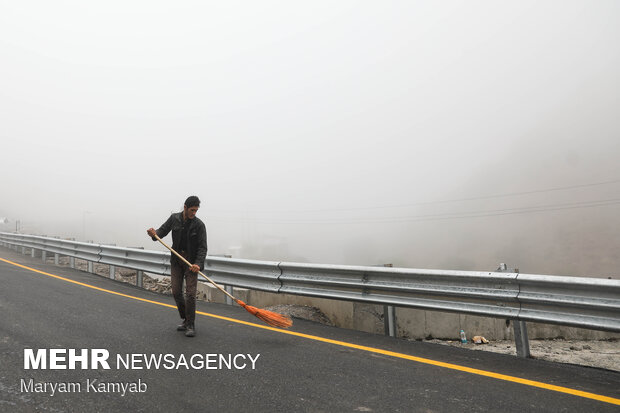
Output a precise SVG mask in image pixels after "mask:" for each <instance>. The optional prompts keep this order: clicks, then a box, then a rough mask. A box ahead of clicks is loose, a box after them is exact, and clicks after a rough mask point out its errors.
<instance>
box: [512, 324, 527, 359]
mask: <svg viewBox="0 0 620 413" xmlns="http://www.w3.org/2000/svg"><path fill="white" fill-rule="evenodd" d="M512 321H513V328H514V332H515V343H516V345H517V356H518V357H523V358H530V341H529V339H528V338H527V326H526V325H525V321H520V320H512Z"/></svg>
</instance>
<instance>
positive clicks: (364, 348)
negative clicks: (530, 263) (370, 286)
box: [0, 258, 620, 405]
mask: <svg viewBox="0 0 620 413" xmlns="http://www.w3.org/2000/svg"><path fill="white" fill-rule="evenodd" d="M0 261H4V262H6V263H7V264H11V265H14V266H16V267H20V268H23V269H26V270H29V271H33V272H36V273H39V274H43V275H47V276H49V277H53V278H57V279H59V280H63V281H67V282H70V283H73V284H77V285H81V286H83V287H87V288H92V289H94V290H98V291H102V292H106V293H109V294H114V295H119V296H121V297H126V298H131V299H134V300H138V301H144V302H147V303H151V304H157V305H161V306H164V307H170V308H174V309H176V306H175V305H170V304H164V303H161V302H159V301H152V300H147V299H144V298H140V297H135V296H133V295H128V294H122V293H119V292H116V291H112V290H107V289H105V288H100V287H95V286H94V285H90V284H85V283H81V282H79V281H74V280H71V279H69V278H65V277H61V276H59V275H54V274H50V273H48V272H45V271H40V270H37V269H35V268H31V267H27V266H25V265H21V264H18V263H16V262H12V261H9V260H6V259H4V258H0ZM196 313H197V314H201V315H205V316H208V317H213V318H218V319H220V320H226V321H230V322H233V323H238V324H244V325H248V326H252V327H257V328H262V329H265V330H271V331H275V332H278V333H281V334H288V335H292V336H297V337H303V338H307V339H310V340H315V341H321V342H324V343H330V344H335V345H338V346H342V347H349V348H354V349H357V350H362V351H368V352H370V353H376V354H383V355H386V356H390V357H396V358H400V359H404V360H411V361H415V362H418V363H423V364H430V365H433V366H438V367H443V368H447V369H451V370H458V371H462V372H465V373H471V374H476V375H479V376H485V377H491V378H494V379H498V380H504V381H509V382H513V383H519V384H524V385H526V386H532V387H538V388H541V389H546V390H552V391H556V392H560V393H566V394H571V395H573V396H579V397H585V398H587V399H593V400H598V401H601V402H605V403H611V404H616V405H620V399H616V398H614V397H609V396H603V395H600V394H595V393H589V392H585V391H581V390H575V389H571V388H568V387H562V386H555V385H553V384H547V383H543V382H539V381H534V380H528V379H522V378H520V377H515V376H508V375H505V374H500V373H494V372H491V371H486V370H479V369H474V368H470V367H465V366H460V365H458V364H451V363H444V362H442V361H436V360H431V359H426V358H422V357H416V356H411V355H409V354H404V353H397V352H394V351H389V350H383V349H380V348H374V347H367V346H360V345H358V344H353V343H347V342H346V341H339V340H332V339H329V338H325V337H319V336H313V335H310V334H304V333H298V332H296V331H288V330H282V329H279V328H274V327H269V326H264V325H261V324H255V323H250V322H247V321H243V320H237V319H235V318H230V317H224V316H221V315H217V314H211V313H205V312H202V311H196Z"/></svg>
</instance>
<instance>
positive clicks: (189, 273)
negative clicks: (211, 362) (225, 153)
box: [146, 196, 207, 337]
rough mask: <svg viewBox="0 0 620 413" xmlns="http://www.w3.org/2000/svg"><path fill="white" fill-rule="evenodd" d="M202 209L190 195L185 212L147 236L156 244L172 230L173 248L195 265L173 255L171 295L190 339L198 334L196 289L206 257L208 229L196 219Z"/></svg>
mask: <svg viewBox="0 0 620 413" xmlns="http://www.w3.org/2000/svg"><path fill="white" fill-rule="evenodd" d="M198 208H200V199H198V197H197V196H190V197H189V198H187V199H186V200H185V204H184V205H183V211H181V212H178V213H175V214H172V215H170V218H168V220H167V221H166V222H164V224H163V225H162V226H161V227H159V229H158V230H157V231H155V230H154V229H153V228H149V229H147V230H146V232H147V234H149V236H150V237H151V238H152V239H153V241H157V238H155V234H157V236H158V237H159V238H164V237H165V236H166V235H168V233H169V232H170V231H172V249H173V250H175V251H176V252H178V253H179V254H181V256H183V258H185V259H186V260H187V261H189V262H190V263H192V265H191V266H190V267H188V266H187V264H185V263H184V262H183V261H181V260H180V259H179V258H178V257H177V256H176V255H174V254H172V253H171V255H170V275H171V278H172V295H173V297H174V301H175V302H176V304H177V309H178V310H179V315H180V316H181V318H182V319H183V323H182V324H181V325H179V326H178V327H177V330H178V331H185V335H186V336H187V337H194V336H195V335H196V328H195V326H194V320H195V318H196V287H197V285H198V271H202V270H203V269H204V265H205V257H206V256H207V230H206V229H205V224H204V223H203V222H202V221H201V220H200V219H199V218H197V217H196V212H198ZM183 279H185V298H183Z"/></svg>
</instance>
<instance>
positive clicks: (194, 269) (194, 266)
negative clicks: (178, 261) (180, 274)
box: [189, 264, 200, 272]
mask: <svg viewBox="0 0 620 413" xmlns="http://www.w3.org/2000/svg"><path fill="white" fill-rule="evenodd" d="M189 270H190V271H191V272H198V271H200V267H199V266H198V265H196V264H192V266H191V267H189Z"/></svg>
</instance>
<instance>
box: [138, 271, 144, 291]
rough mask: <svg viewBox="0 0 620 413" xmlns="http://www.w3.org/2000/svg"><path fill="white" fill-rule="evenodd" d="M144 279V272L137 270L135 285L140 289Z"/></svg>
mask: <svg viewBox="0 0 620 413" xmlns="http://www.w3.org/2000/svg"><path fill="white" fill-rule="evenodd" d="M143 278H144V271H140V270H138V272H137V273H136V285H137V286H138V287H140V288H142V287H143V285H142V284H143V281H142V279H143Z"/></svg>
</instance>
